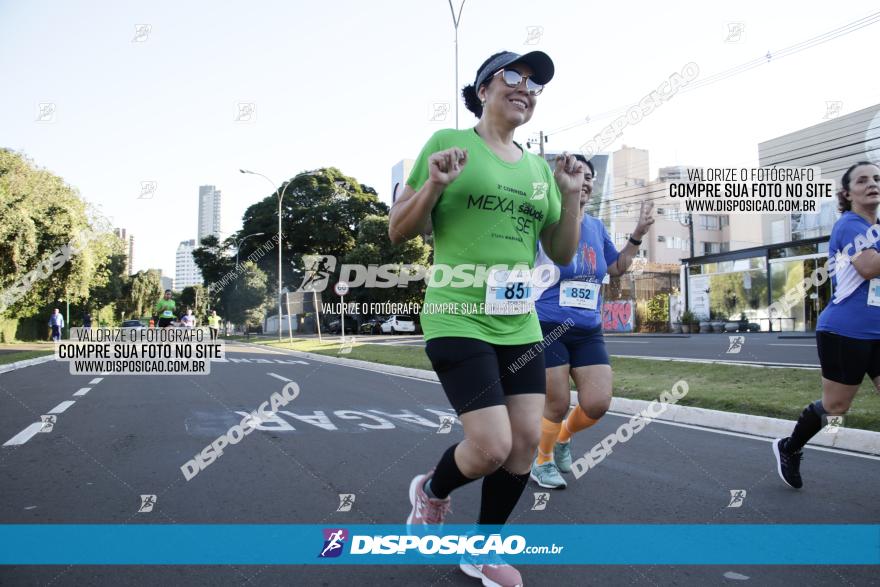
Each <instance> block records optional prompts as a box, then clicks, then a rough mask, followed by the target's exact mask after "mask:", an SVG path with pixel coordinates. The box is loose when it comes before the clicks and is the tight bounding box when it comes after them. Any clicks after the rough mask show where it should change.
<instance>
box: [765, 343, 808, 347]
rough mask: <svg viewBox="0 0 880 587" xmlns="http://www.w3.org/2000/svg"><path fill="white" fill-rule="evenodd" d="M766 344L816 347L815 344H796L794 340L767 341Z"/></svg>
mask: <svg viewBox="0 0 880 587" xmlns="http://www.w3.org/2000/svg"><path fill="white" fill-rule="evenodd" d="M767 346H808V347H813V348H816V345H815V344H798V343H795V342H769V343H767Z"/></svg>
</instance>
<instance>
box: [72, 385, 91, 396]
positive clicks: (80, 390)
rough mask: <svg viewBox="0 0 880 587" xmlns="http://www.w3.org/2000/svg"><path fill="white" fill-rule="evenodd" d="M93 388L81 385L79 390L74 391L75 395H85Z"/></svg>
mask: <svg viewBox="0 0 880 587" xmlns="http://www.w3.org/2000/svg"><path fill="white" fill-rule="evenodd" d="M91 390H92V388H91V387H80V388H79V391H77V392H76V393H74V394H73V395H75V396H81V395H85V394H87V393H88V392H89V391H91Z"/></svg>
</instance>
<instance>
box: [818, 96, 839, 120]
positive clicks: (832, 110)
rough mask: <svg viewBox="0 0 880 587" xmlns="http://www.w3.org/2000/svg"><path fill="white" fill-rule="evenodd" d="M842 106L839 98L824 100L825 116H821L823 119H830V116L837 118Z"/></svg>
mask: <svg viewBox="0 0 880 587" xmlns="http://www.w3.org/2000/svg"><path fill="white" fill-rule="evenodd" d="M841 108H843V102H841V101H840V100H826V101H825V116H823V117H822V118H823V119H824V120H831V119H832V118H837V117H838V116H840V109H841Z"/></svg>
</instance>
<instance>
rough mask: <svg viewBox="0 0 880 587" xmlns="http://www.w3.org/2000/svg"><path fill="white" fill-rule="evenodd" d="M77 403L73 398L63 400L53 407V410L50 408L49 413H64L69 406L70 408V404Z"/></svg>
mask: <svg viewBox="0 0 880 587" xmlns="http://www.w3.org/2000/svg"><path fill="white" fill-rule="evenodd" d="M75 403H76V402H75V401H73V400H67V401H66V402H61V403H60V404H58V405H57V406H55V407H54V408H52V409H51V410H49V412H48V413H49V414H61V413H63V412H64V411H65V410H67V408H69V407H70V406H72V405H73V404H75Z"/></svg>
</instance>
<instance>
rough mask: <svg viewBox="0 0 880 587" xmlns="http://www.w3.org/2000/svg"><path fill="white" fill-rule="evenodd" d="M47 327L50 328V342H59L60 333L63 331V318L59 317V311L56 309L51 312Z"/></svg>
mask: <svg viewBox="0 0 880 587" xmlns="http://www.w3.org/2000/svg"><path fill="white" fill-rule="evenodd" d="M49 327H50V328H52V340H53V341H54V342H58V341H59V340H61V331H62V330H63V329H64V316H62V315H61V310H59V309H58V308H55V309H54V310H53V311H52V316H50V317H49Z"/></svg>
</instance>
